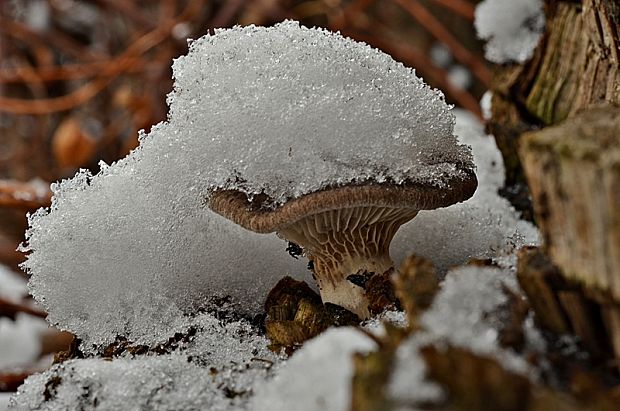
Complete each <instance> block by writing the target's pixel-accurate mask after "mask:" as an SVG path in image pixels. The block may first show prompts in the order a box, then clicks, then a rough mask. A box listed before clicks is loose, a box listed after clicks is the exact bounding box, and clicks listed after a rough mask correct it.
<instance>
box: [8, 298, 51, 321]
mask: <svg viewBox="0 0 620 411" xmlns="http://www.w3.org/2000/svg"><path fill="white" fill-rule="evenodd" d="M18 313H24V314H29V315H33V316H35V317H39V318H45V317H47V314H46V313H45V312H43V311H40V310H37V309H35V308H31V307H28V306H26V305H22V304H16V303H12V302H10V301H7V300H5V299H3V298H0V317H8V318H10V319H12V320H14V319H15V316H16V315H17V314H18Z"/></svg>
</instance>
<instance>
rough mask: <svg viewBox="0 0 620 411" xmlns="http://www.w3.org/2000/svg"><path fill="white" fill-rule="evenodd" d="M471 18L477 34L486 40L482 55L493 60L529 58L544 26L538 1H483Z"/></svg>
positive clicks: (523, 59) (520, 60) (516, 60)
mask: <svg viewBox="0 0 620 411" xmlns="http://www.w3.org/2000/svg"><path fill="white" fill-rule="evenodd" d="M475 18H476V19H475V22H474V25H475V27H476V32H477V33H478V37H480V38H481V39H484V40H487V44H486V47H485V57H486V58H487V60H489V61H492V62H494V63H509V62H517V63H523V62H525V61H527V60H529V59H530V58H531V57H532V54H533V53H534V49H535V48H536V46H537V45H538V41H539V40H540V36H541V35H542V32H543V30H544V28H545V15H544V13H543V2H542V1H541V0H484V1H482V2H480V3H479V4H478V6H476V13H475Z"/></svg>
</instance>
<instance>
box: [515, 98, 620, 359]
mask: <svg viewBox="0 0 620 411" xmlns="http://www.w3.org/2000/svg"><path fill="white" fill-rule="evenodd" d="M520 155H521V159H522V162H523V167H524V170H525V174H526V176H527V180H528V183H529V186H530V190H531V192H532V199H533V202H534V209H535V211H536V218H537V222H538V225H539V227H540V229H541V231H542V234H543V238H544V248H545V251H546V253H547V254H548V255H549V257H550V258H551V260H552V261H553V263H554V264H556V265H557V266H558V267H559V271H558V273H559V275H560V276H562V277H564V278H566V279H568V280H569V281H570V282H572V283H575V284H578V285H579V287H578V290H577V291H575V290H574V289H573V290H566V289H563V287H562V286H560V287H558V286H557V284H556V286H555V287H554V286H550V287H549V290H550V293H551V294H553V295H554V298H556V299H557V301H556V304H555V305H554V304H552V302H551V301H552V299H550V298H543V297H542V296H543V295H545V292H544V291H545V290H544V288H541V287H539V290H538V291H540V292H539V293H538V297H536V298H538V302H535V301H534V302H532V304H533V306H534V308H535V309H536V304H539V305H541V306H542V305H546V306H547V310H546V314H542V313H543V311H545V310H542V309H540V308H539V309H538V310H537V311H538V312H539V313H541V314H539V315H542V316H546V317H548V319H547V320H546V321H547V323H548V326H549V328H552V329H554V331H562V330H563V329H566V328H567V325H566V322H565V321H564V324H563V320H562V319H561V318H562V315H559V314H556V311H557V310H556V308H557V304H559V305H560V306H561V307H562V310H560V311H563V313H564V316H565V317H567V318H568V319H569V320H570V322H571V323H572V324H571V326H572V327H571V328H572V331H573V332H575V333H577V334H578V335H580V336H581V337H582V339H583V340H584V342H585V343H586V346H588V348H589V349H590V350H591V351H593V353H594V354H595V355H599V354H601V353H600V352H596V351H600V349H601V348H602V346H599V347H598V350H597V344H598V343H597V336H596V335H595V334H596V332H597V330H596V329H595V325H596V324H597V323H596V322H594V320H593V318H598V317H599V316H600V314H599V313H602V317H601V318H602V323H603V324H604V328H605V330H606V332H607V333H608V334H609V343H610V344H611V345H612V347H613V350H614V352H615V357H616V359H617V360H619V359H620V108H617V107H613V106H604V107H597V108H592V109H589V110H587V111H584V112H583V113H581V114H579V115H577V116H575V117H573V118H571V119H568V120H566V121H564V122H563V123H561V124H560V125H557V126H553V127H548V128H545V129H543V130H541V131H537V132H530V133H526V134H524V135H523V137H522V140H521V150H520ZM527 265H529V266H530V267H531V266H532V264H531V259H530V263H527V264H526V263H524V264H522V266H527ZM521 271H523V270H520V272H521ZM530 271H531V270H530ZM539 271H540V270H539ZM520 275H521V277H523V276H525V275H526V274H523V273H520ZM528 275H529V274H528ZM530 277H532V278H533V277H535V276H530ZM547 278H549V276H548V275H547ZM541 282H544V280H542V277H541V276H539V278H537V279H536V278H534V279H530V280H528V281H526V282H525V283H524V282H523V281H522V284H523V287H524V289H525V291H526V293H528V295H530V294H531V293H532V290H528V287H529V288H532V287H536V286H537V284H538V285H539V284H540V283H541ZM564 288H565V287H564ZM593 304H594V305H595V306H594V307H593V306H592V305H593Z"/></svg>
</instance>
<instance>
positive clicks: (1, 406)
mask: <svg viewBox="0 0 620 411" xmlns="http://www.w3.org/2000/svg"><path fill="white" fill-rule="evenodd" d="M11 395H12V393H10V392H0V411H5V410H6V409H8V407H9V398H10V397H11Z"/></svg>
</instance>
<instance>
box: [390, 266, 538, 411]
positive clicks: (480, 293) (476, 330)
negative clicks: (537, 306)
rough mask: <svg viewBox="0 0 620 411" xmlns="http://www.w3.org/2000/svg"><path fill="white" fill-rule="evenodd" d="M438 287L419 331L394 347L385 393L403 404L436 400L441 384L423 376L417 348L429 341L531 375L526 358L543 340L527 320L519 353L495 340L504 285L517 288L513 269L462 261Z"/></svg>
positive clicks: (501, 317) (423, 366) (504, 300)
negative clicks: (466, 351) (523, 347)
mask: <svg viewBox="0 0 620 411" xmlns="http://www.w3.org/2000/svg"><path fill="white" fill-rule="evenodd" d="M441 287H442V288H441V290H440V292H439V293H438V294H437V296H436V297H435V300H434V301H433V304H432V305H431V307H430V308H429V309H428V310H427V311H426V312H425V313H424V314H423V315H422V317H421V319H420V322H421V325H422V331H420V332H417V333H415V334H413V335H412V336H410V337H409V338H408V339H407V340H405V341H404V342H403V343H402V344H401V345H400V346H399V347H398V349H397V351H396V359H395V362H394V363H395V369H394V370H393V373H392V375H391V377H390V383H389V384H388V393H389V397H390V398H392V399H394V400H395V401H396V402H405V403H415V402H421V401H429V400H431V401H432V400H439V399H441V397H442V395H443V393H442V391H441V389H440V388H439V387H438V386H436V385H435V384H434V383H432V382H429V381H426V380H425V375H426V364H425V363H424V361H423V359H422V358H421V357H420V354H419V349H420V348H421V347H422V346H425V345H429V344H433V345H435V346H437V347H439V348H441V347H442V346H443V345H444V344H446V343H448V344H451V345H452V346H457V347H462V348H465V349H467V350H469V351H471V352H473V353H475V354H478V355H482V356H490V357H493V358H495V359H497V360H498V361H499V362H500V363H501V364H502V365H503V366H504V367H505V368H506V369H508V370H510V371H513V372H516V373H519V374H522V375H526V376H528V377H530V378H533V379H536V378H537V372H536V370H535V369H534V368H533V367H532V366H531V365H530V364H529V363H528V361H527V357H528V354H529V353H532V352H539V353H540V352H542V351H543V350H544V349H545V345H544V340H543V339H542V337H541V336H540V333H539V332H537V331H536V330H535V329H534V328H533V325H532V324H531V323H529V324H526V332H525V336H526V348H525V353H524V354H517V353H516V352H514V351H512V350H510V349H505V348H502V347H501V346H500V345H499V342H498V337H499V331H500V329H501V327H502V325H504V321H505V316H506V314H505V311H506V308H505V304H506V303H507V302H508V296H507V295H506V293H505V292H504V287H507V288H508V289H511V290H512V291H513V292H516V293H520V290H519V288H518V286H517V284H516V279H515V275H514V271H511V270H508V269H500V268H495V267H476V266H463V267H459V268H456V269H453V270H451V271H450V272H449V273H448V275H447V277H446V279H445V280H444V282H443V283H442V286H441Z"/></svg>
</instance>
